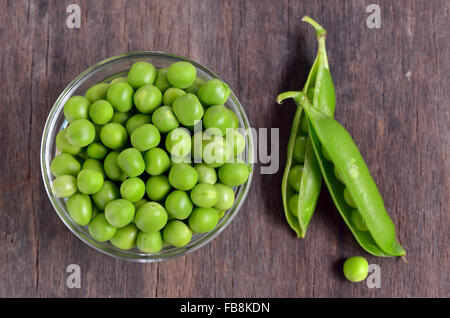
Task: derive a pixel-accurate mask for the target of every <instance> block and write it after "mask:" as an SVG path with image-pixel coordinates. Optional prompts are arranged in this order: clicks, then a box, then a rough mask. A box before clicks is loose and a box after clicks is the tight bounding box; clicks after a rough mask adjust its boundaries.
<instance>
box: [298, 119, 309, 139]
mask: <svg viewBox="0 0 450 318" xmlns="http://www.w3.org/2000/svg"><path fill="white" fill-rule="evenodd" d="M300 132H301V133H302V134H303V135H308V134H309V127H308V118H307V117H306V116H305V115H303V116H302V119H301V120H300Z"/></svg>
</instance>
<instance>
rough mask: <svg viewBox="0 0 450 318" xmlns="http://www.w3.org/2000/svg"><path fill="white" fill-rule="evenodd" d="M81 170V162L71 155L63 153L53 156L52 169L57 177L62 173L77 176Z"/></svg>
mask: <svg viewBox="0 0 450 318" xmlns="http://www.w3.org/2000/svg"><path fill="white" fill-rule="evenodd" d="M80 170H81V165H80V163H79V162H78V161H77V160H76V159H75V158H74V157H72V156H71V155H69V154H66V153H62V154H60V155H58V156H56V157H55V158H53V160H52V163H51V164H50V171H51V172H52V174H53V175H54V176H55V177H59V176H62V175H65V174H67V175H71V176H76V175H77V174H78V172H80Z"/></svg>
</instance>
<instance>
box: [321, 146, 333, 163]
mask: <svg viewBox="0 0 450 318" xmlns="http://www.w3.org/2000/svg"><path fill="white" fill-rule="evenodd" d="M322 155H323V157H324V158H325V159H327V160H328V161H331V156H330V154H329V153H328V151H327V150H326V149H325V148H324V147H323V146H322Z"/></svg>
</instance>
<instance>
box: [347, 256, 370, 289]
mask: <svg viewBox="0 0 450 318" xmlns="http://www.w3.org/2000/svg"><path fill="white" fill-rule="evenodd" d="M343 270H344V276H345V278H347V279H348V280H349V281H351V282H353V283H358V282H361V281H363V280H365V279H366V277H367V275H368V274H369V263H368V262H367V260H366V259H365V258H364V257H361V256H353V257H350V258H348V259H347V260H346V261H345V262H344V268H343Z"/></svg>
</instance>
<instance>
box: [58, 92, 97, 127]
mask: <svg viewBox="0 0 450 318" xmlns="http://www.w3.org/2000/svg"><path fill="white" fill-rule="evenodd" d="M90 105H91V103H90V102H89V100H88V99H87V98H86V97H83V96H72V97H70V98H69V99H68V100H67V102H66V103H65V104H64V117H65V118H66V120H67V121H68V122H69V123H71V122H73V121H75V120H77V119H88V111H89V106H90Z"/></svg>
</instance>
